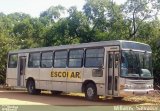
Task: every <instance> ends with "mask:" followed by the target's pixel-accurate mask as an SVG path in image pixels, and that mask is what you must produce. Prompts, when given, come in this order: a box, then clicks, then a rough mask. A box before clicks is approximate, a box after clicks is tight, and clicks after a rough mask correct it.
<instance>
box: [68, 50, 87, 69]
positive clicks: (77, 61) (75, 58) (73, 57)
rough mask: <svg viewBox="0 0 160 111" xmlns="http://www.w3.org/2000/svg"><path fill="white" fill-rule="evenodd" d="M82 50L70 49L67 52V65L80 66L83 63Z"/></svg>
mask: <svg viewBox="0 0 160 111" xmlns="http://www.w3.org/2000/svg"><path fill="white" fill-rule="evenodd" d="M83 52H84V51H83V50H82V49H78V50H70V52H69V67H82V64H83Z"/></svg>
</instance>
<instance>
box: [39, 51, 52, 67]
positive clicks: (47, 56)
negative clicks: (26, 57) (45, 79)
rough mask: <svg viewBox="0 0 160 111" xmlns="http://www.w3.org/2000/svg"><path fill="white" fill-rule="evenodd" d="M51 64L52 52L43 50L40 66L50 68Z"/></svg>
mask: <svg viewBox="0 0 160 111" xmlns="http://www.w3.org/2000/svg"><path fill="white" fill-rule="evenodd" d="M52 64H53V52H43V53H42V59H41V67H42V68H51V67H52Z"/></svg>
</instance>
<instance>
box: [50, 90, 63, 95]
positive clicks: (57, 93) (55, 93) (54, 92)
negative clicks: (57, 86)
mask: <svg viewBox="0 0 160 111" xmlns="http://www.w3.org/2000/svg"><path fill="white" fill-rule="evenodd" d="M51 93H52V94H53V95H60V94H62V91H51Z"/></svg>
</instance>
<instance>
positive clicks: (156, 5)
mask: <svg viewBox="0 0 160 111" xmlns="http://www.w3.org/2000/svg"><path fill="white" fill-rule="evenodd" d="M159 9H160V1H159V0H127V1H126V3H125V4H124V5H123V6H122V10H123V15H124V17H125V18H124V19H125V21H126V26H128V31H129V34H128V36H129V38H130V39H132V38H135V37H136V34H137V32H138V30H139V28H140V26H141V25H142V23H143V22H144V21H151V20H154V19H155V18H157V14H158V12H159Z"/></svg>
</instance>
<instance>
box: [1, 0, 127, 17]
mask: <svg viewBox="0 0 160 111" xmlns="http://www.w3.org/2000/svg"><path fill="white" fill-rule="evenodd" d="M114 1H116V2H117V3H118V4H121V3H123V2H124V1H126V0H114ZM84 4H85V0H0V12H3V13H5V14H9V13H13V12H24V13H27V14H30V15H31V16H32V17H38V16H39V15H40V13H41V12H42V11H45V10H47V9H48V8H49V7H50V6H56V5H62V6H64V7H66V8H69V7H71V6H76V7H77V8H78V10H81V9H82V8H83V5H84Z"/></svg>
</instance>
